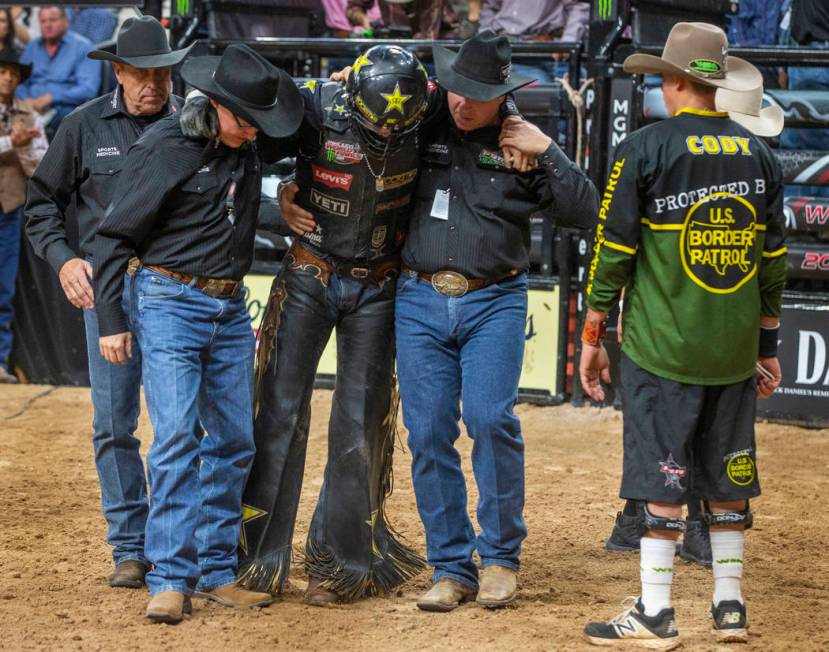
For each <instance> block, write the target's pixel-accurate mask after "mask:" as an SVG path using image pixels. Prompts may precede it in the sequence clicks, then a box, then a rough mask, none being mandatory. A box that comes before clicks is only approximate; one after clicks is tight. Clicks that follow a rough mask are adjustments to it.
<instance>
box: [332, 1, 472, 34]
mask: <svg viewBox="0 0 829 652" xmlns="http://www.w3.org/2000/svg"><path fill="white" fill-rule="evenodd" d="M374 2H375V0H348V7H347V9H346V15H347V16H348V20H349V21H351V24H352V25H361V26H362V27H363V29H367V30H368V29H373V27H372V24H371V19H370V18H369V16H368V13H367V12H368V10H369V9H370V8H371V7H372V5H373V4H374ZM379 4H380V15H381V17H382V19H383V25H385V26H386V27H400V28H404V29H411V32H412V36H413V37H414V38H425V39H441V38H444V39H450V38H455V37H456V36H457V34H456V30H457V28H458V18H457V16H456V15H455V12H454V11H453V9H452V5H451V4H450V3H449V2H448V1H447V0H411V1H409V0H379Z"/></svg>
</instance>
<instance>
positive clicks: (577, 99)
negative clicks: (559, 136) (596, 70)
mask: <svg viewBox="0 0 829 652" xmlns="http://www.w3.org/2000/svg"><path fill="white" fill-rule="evenodd" d="M556 81H558V82H559V83H560V84H561V86H562V88H564V90H565V92H566V93H567V99H568V100H570V104H571V105H572V106H573V109H575V113H576V160H575V163H576V165H578V166H579V167H581V156H582V153H583V149H582V144H583V138H584V93H585V91H586V90H587V89H588V88H590V87H591V86H593V78H592V77H591V78H590V79H585V80H584V81H583V82H582V84H581V86H579V90H576V89H575V88H573V87H572V86H570V80H569V75H564V76H563V77H559V78H558V79H557V80H556Z"/></svg>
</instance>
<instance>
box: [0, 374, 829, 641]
mask: <svg viewBox="0 0 829 652" xmlns="http://www.w3.org/2000/svg"><path fill="white" fill-rule="evenodd" d="M44 389H47V388H44V387H38V386H20V387H12V388H9V387H8V386H4V387H3V389H2V390H0V419H2V420H0V649H3V650H63V649H69V650H199V651H209V650H221V651H222V652H226V651H227V650H229V649H233V650H253V649H256V650H262V649H297V650H350V649H354V650H360V651H361V652H364V651H368V650H379V649H383V650H389V649H391V650H398V649H400V650H424V649H427V650H431V649H460V650H515V649H521V650H522V651H526V650H571V649H572V650H576V649H585V648H588V647H589V646H586V645H584V644H582V643H581V642H580V638H579V637H580V632H581V629H582V627H583V625H584V623H585V622H586V621H587V620H588V619H589V618H593V617H602V618H604V617H610V616H613V615H615V614H616V613H617V612H618V611H619V604H620V602H621V601H622V600H623V599H624V598H625V596H627V595H631V594H635V593H636V592H637V586H638V585H637V577H638V572H637V571H638V563H637V562H638V557H637V556H635V555H625V554H621V555H620V554H618V553H609V552H606V551H605V550H604V548H603V542H604V539H605V537H606V536H607V534H608V533H609V530H610V527H611V525H612V522H613V515H614V514H615V512H616V510H617V509H618V508H619V507H620V501H619V500H618V499H617V498H616V494H617V489H618V481H619V471H620V443H619V442H620V433H621V420H620V416H619V414H617V413H615V412H614V411H612V410H596V409H580V410H579V409H574V408H572V407H570V406H563V407H559V408H539V407H533V406H527V405H522V406H519V407H518V412H519V414H520V415H521V419H522V423H523V428H524V434H525V438H526V442H527V509H526V517H527V523H528V527H529V531H530V535H529V538H528V539H527V541H526V543H525V548H524V554H523V560H522V561H523V570H522V573H521V599H520V601H519V602H518V604H517V606H516V607H515V608H511V609H507V610H502V611H500V612H490V611H486V610H484V609H482V608H479V607H477V606H474V605H469V606H464V607H463V608H461V609H458V610H456V611H455V612H453V613H451V614H426V613H422V612H419V611H418V610H417V608H416V607H415V600H416V597H417V595H418V594H419V593H420V592H421V591H423V590H424V589H425V588H426V587H427V586H428V584H429V574H428V573H427V572H424V573H422V574H421V575H420V576H419V577H417V578H415V580H413V581H412V582H411V583H410V584H409V585H407V586H405V587H404V588H403V589H402V590H401V591H399V592H398V593H397V594H395V595H392V596H390V597H385V598H375V599H371V600H365V601H362V602H359V603H356V604H351V605H347V606H341V607H335V608H331V609H327V610H320V609H315V608H311V607H306V606H304V605H303V604H302V602H301V596H302V589H303V588H304V584H305V582H304V578H303V577H302V574H301V571H300V570H299V569H297V571H296V572H295V573H294V574H293V579H292V586H291V588H290V590H289V591H288V593H287V594H286V595H285V596H284V597H283V598H282V599H281V600H280V601H278V602H276V603H275V604H273V605H272V606H271V607H269V608H267V609H262V610H256V611H253V612H235V611H231V610H227V609H224V608H222V607H219V606H214V605H212V604H205V603H204V602H202V601H195V602H194V613H193V616H192V617H191V618H190V619H189V620H186V621H185V622H183V623H182V624H180V625H178V626H175V627H171V626H165V625H153V624H151V623H149V622H148V621H146V620H145V619H144V618H143V610H144V607H145V605H146V602H147V599H148V595H147V593H145V592H144V591H131V590H125V589H120V590H114V589H110V588H108V586H107V584H106V581H105V577H106V575H107V574H108V573H109V572H110V555H109V548H108V546H107V544H106V542H105V536H106V531H105V524H104V520H103V518H102V516H101V511H100V496H99V493H98V483H97V476H96V474H95V469H94V466H93V463H92V445H91V439H90V435H89V430H90V426H89V423H90V420H91V407H90V403H89V392H88V390H84V389H74V388H61V389H57V390H55V391H53V392H52V393H51V394H49V395H47V396H44V397H41V398H38V399H36V400H35V401H34V402H32V403H31V405H29V407H28V409H26V410H25V412H24V413H23V414H21V415H20V416H17V417H15V418H13V419H8V417H9V416H10V415H12V414H14V413H16V412H17V411H18V410H19V409H20V408H21V407H22V406H24V404H26V402H27V401H28V400H29V399H30V398H32V397H34V396H35V395H37V394H39V393H41V392H43V391H44ZM330 398H331V395H330V393H329V392H325V391H320V392H317V393H316V394H315V396H314V418H313V423H312V431H311V442H310V447H309V468H308V472H307V473H306V487H305V491H304V492H303V494H304V499H303V502H302V504H301V506H300V518H299V523H298V527H297V532H298V535H297V539H296V541H295V545H296V546H297V548H298V549H299V548H301V546H302V544H303V539H302V536H303V534H304V532H305V529H306V528H307V525H308V520H309V518H310V516H311V510H312V507H313V505H312V497H314V496H316V493H317V490H318V488H319V485H320V482H321V477H322V468H323V460H324V459H325V451H324V449H325V426H326V423H327V418H328V408H329V404H330ZM4 417H5V418H4ZM139 435H140V437H141V439H142V441H143V442H144V445H145V446H146V445H147V444H149V442H150V440H151V436H152V431H151V428H150V427H149V423H148V421H147V419H146V416H145V415H142V420H141V425H140V432H139ZM758 438H759V446H760V452H759V467H760V470H761V474H762V479H763V487H764V490H765V495H764V497H763V498H762V499H760V500H758V501H756V503H755V504H754V509H755V519H756V523H757V525H756V527H755V528H754V529H753V530H752V531H751V533H750V535H749V537H748V543H747V558H748V563H747V566H746V568H747V571H746V575H747V581H746V587H745V592H746V596H747V599H748V604H749V614H750V618H751V632H752V638H751V643H750V647H751V648H752V649H757V650H784V649H788V650H793V651H800V650H819V649H822V650H826V649H829V634H828V633H827V631H826V629H824V628H825V625H826V622H827V620H829V589H827V586H826V582H827V577H829V563H827V555H826V544H825V541H826V537H827V535H826V525H825V517H826V503H827V498H829V479H828V478H829V431H826V430H824V431H809V430H802V429H800V428H795V427H787V426H779V425H769V424H761V425H759V426H758ZM461 447H462V449H463V451H464V454H465V464H466V467H467V469H468V466H469V465H468V459H469V455H468V452H469V441H468V440H467V439H466V438H463V439H462V443H461ZM409 461H410V459H409V455H408V453H407V452H405V451H401V452H399V453H398V454H397V456H396V460H395V467H396V468H395V471H396V481H395V493H394V495H393V497H392V498H391V504H390V507H389V513H390V515H391V518H392V519H393V522H394V524H395V525H396V526H397V527H398V529H399V530H400V531H401V532H402V533H403V535H404V536H405V537H406V538H407V539H408V541H410V542H412V543H413V544H414V545H415V546H417V547H418V548H419V549H420V550H421V551H422V550H423V531H422V527H421V524H420V521H419V520H418V517H417V513H416V511H415V506H414V496H413V493H412V486H411V480H410V477H409ZM469 477H471V475H470V476H469ZM473 484H474V483H473ZM470 496H471V498H472V499H473V500H474V496H475V489H474V486H472V487H470ZM471 505H473V507H474V502H471ZM675 574H676V579H675V582H674V586H675V598H674V599H675V606H676V609H677V615H678V626H679V629H680V632H681V634H682V636H683V638H684V640H685V649H691V650H712V649H717V646H716V645H715V644H714V642H713V639H712V637H711V635H710V633H709V621H708V618H707V609H708V602H709V599H710V587H711V579H710V571H709V570H706V569H703V568H700V567H696V566H691V565H687V564H685V563H683V562H681V561H678V562H677V566H676V573H675ZM743 649H745V648H743Z"/></svg>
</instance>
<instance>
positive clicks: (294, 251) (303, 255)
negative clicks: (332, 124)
mask: <svg viewBox="0 0 829 652" xmlns="http://www.w3.org/2000/svg"><path fill="white" fill-rule="evenodd" d="M289 257H290V259H289ZM285 258H286V261H287V262H288V264H290V265H291V266H292V267H294V268H295V269H296V268H300V267H304V266H306V265H310V266H312V267H316V268H317V269H319V270H320V274H319V279H320V281H322V284H323V285H325V286H328V279H329V278H331V274H336V275H337V276H340V277H345V278H353V279H357V280H358V281H370V282H372V283H375V284H376V285H383V284H384V283H385V282H386V281H388V280H390V279H392V278H396V277H397V275H398V274H399V273H400V256H397V255H395V256H392V257H391V258H386V259H385V260H381V261H380V262H378V263H375V264H373V265H370V264H366V265H351V264H337V263H332V262H331V261H328V260H325V259H324V258H320V257H319V256H317V255H315V254H314V253H312V252H311V251H309V250H308V249H306V248H305V247H303V246H302V245H301V244H300V243H299V242H298V241H296V240H294V242H293V244H292V245H291V248H290V249H289V250H288V253H287V254H285ZM291 259H292V260H291Z"/></svg>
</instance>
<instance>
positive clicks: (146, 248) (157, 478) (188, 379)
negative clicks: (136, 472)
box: [95, 45, 302, 622]
mask: <svg viewBox="0 0 829 652" xmlns="http://www.w3.org/2000/svg"><path fill="white" fill-rule="evenodd" d="M181 76H182V78H183V79H184V80H185V81H186V82H187V83H188V84H190V85H191V86H194V87H195V88H196V89H198V90H199V91H201V92H202V93H203V94H204V95H206V96H207V97H208V98H209V101H207V102H196V103H190V102H188V104H186V105H185V107H184V109H183V110H182V112H181V114H180V115H179V114H174V115H171V116H168V117H166V118H164V119H163V120H161V121H159V122H158V124H157V125H155V126H154V127H153V128H152V129H149V130H148V131H147V132H146V133H145V134H144V135H143V136H142V137H141V138H140V139H139V140H138V141H137V142H136V144H135V145H133V147H132V148H131V149H130V152H129V155H128V157H127V159H126V162H125V164H124V170H123V172H122V174H121V177H120V179H119V182H118V184H117V190H116V194H115V196H114V199H113V201H112V203H111V204H110V206H109V208H108V209H107V213H106V215H105V217H104V219H103V220H102V221H101V223H100V225H99V226H98V234H97V237H96V240H95V290H96V301H97V309H98V324H99V332H100V349H101V352H102V354H103V355H104V357H105V358H106V359H107V360H109V361H110V362H113V363H115V364H121V365H123V364H128V363H130V361H131V352H132V342H133V338H132V335H131V334H130V331H129V328H128V324H129V322H128V320H127V315H126V313H125V311H124V308H123V303H122V302H121V300H120V297H121V294H122V292H123V285H124V281H123V279H124V272H125V271H126V269H127V265H128V262H129V259H130V256H131V255H132V254H133V252H134V253H135V254H136V255H137V256H138V257H139V258H140V260H141V265H140V266H139V268H138V270H137V272H136V274H135V278H134V280H133V288H132V306H131V307H132V311H133V320H134V332H135V334H136V336H137V341H138V343H139V344H140V346H141V353H142V367H143V379H144V389H145V394H146V399H147V407H148V410H149V413H150V419H151V421H152V423H153V430H154V439H153V445H152V448H151V449H150V452H149V454H148V456H147V467H148V470H149V478H150V495H151V497H152V500H151V502H150V513H149V516H148V519H147V536H146V545H145V552H146V557H147V560H148V561H149V562H150V563H151V564H152V565H153V569H152V570H151V571H150V572H148V573H147V586H148V587H149V589H150V592H151V593H152V595H153V598H152V600H151V601H150V604H149V606H148V607H147V614H146V615H147V617H148V618H150V619H151V620H154V621H160V622H178V621H179V620H181V618H182V615H183V614H185V613H188V612H189V611H190V608H191V607H190V596H191V595H195V597H199V598H203V599H209V600H213V601H216V602H218V603H220V604H222V605H225V606H230V607H250V606H263V605H267V604H269V603H270V601H271V597H270V595H269V594H267V593H256V592H253V591H245V590H243V589H241V588H239V587H237V586H236V565H237V557H236V548H237V544H238V542H239V528H240V524H241V519H242V489H243V488H244V482H245V479H246V478H247V474H248V470H249V468H250V464H251V461H252V459H253V452H254V442H253V413H252V410H253V353H254V337H253V330H252V328H251V323H250V316H249V315H248V312H247V308H246V306H245V300H244V297H245V293H244V292H243V288H242V279H243V278H244V276H245V274H246V273H247V272H248V270H249V269H250V265H251V262H252V259H253V242H254V236H255V233H256V219H257V213H258V210H259V196H260V188H261V181H262V161H263V160H267V161H271V160H277V159H279V158H282V157H283V155H284V154H283V152H282V151H280V149H279V147H278V141H277V140H276V139H278V138H281V137H284V136H289V135H291V134H292V133H293V132H295V131H296V129H297V127H298V126H299V123H300V121H301V120H302V98H301V97H300V94H299V91H298V90H297V88H296V86H295V85H294V83H293V81H292V80H291V78H290V77H288V76H287V75H286V74H285V73H284V72H282V71H280V70H278V69H277V68H274V67H273V66H272V65H271V64H270V63H269V62H268V61H267V60H265V59H264V58H263V57H261V56H260V55H258V54H256V53H255V52H253V50H251V49H250V48H248V47H247V46H244V45H231V46H230V47H228V48H227V50H225V52H224V54H223V55H222V56H221V57H198V58H194V59H191V60H189V61H188V62H187V63H185V65H184V66H183V68H182V71H181ZM259 132H262V134H263V135H264V136H265V138H259V137H258V134H259ZM199 421H201V424H202V425H203V426H204V428H205V430H206V431H207V435H206V436H204V437H200V436H199V433H198V429H199V428H198V422H199Z"/></svg>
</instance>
